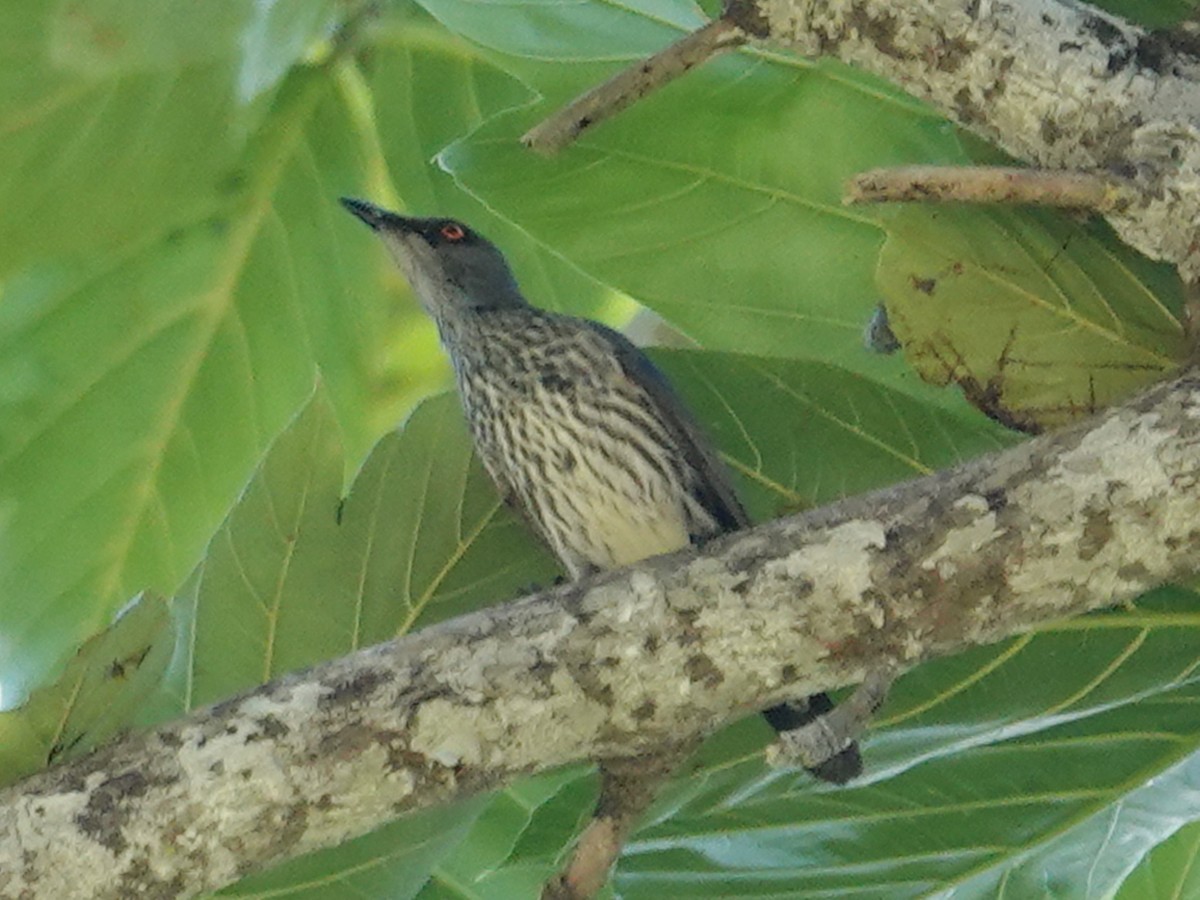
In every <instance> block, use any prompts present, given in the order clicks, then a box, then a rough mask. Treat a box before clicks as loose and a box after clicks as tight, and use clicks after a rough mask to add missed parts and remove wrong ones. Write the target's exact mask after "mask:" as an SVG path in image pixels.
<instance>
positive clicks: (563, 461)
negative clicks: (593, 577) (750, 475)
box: [444, 307, 746, 576]
mask: <svg viewBox="0 0 1200 900" xmlns="http://www.w3.org/2000/svg"><path fill="white" fill-rule="evenodd" d="M444 337H445V338H446V345H447V348H448V349H449V351H450V353H451V356H452V358H453V360H454V366H455V371H456V373H457V376H458V386H459V392H460V394H461V397H462V401H463V407H464V410H465V412H466V416H467V421H468V423H469V425H470V427H471V431H472V433H473V436H474V438H475V442H476V445H477V447H478V449H479V452H480V455H481V457H482V458H483V462H484V465H485V467H486V468H487V470H488V472H489V473H490V474H491V476H492V478H493V480H495V482H496V483H497V485H498V486H499V487H500V489H501V491H502V492H503V493H504V494H505V495H506V497H507V499H509V500H510V501H511V502H512V503H514V504H515V505H516V506H517V507H518V508H519V509H520V510H521V511H522V513H523V514H524V515H525V517H526V518H527V519H529V520H530V522H531V523H532V524H533V525H534V527H535V528H537V530H538V531H539V532H540V534H541V535H542V537H543V539H544V540H545V541H546V543H547V544H548V545H549V546H550V548H551V549H552V550H553V552H554V553H555V554H556V555H557V556H558V557H559V559H560V560H561V561H562V563H563V564H564V566H565V567H566V568H567V569H568V570H569V571H570V573H571V574H572V576H578V575H580V574H583V573H585V572H588V571H592V570H595V569H607V568H613V567H616V566H621V565H626V564H628V563H631V562H635V561H637V560H639V559H644V558H646V557H650V556H656V555H658V554H661V553H667V552H670V551H673V550H678V549H680V548H681V547H684V546H686V545H687V544H689V543H691V542H696V541H700V540H703V539H704V538H707V537H710V536H712V535H714V534H718V533H720V532H722V531H727V530H732V529H735V528H739V527H741V526H742V525H744V524H746V514H745V512H744V511H743V509H742V507H741V505H740V504H739V503H738V501H737V498H736V496H735V494H734V492H733V490H732V488H731V487H730V485H729V479H728V476H727V474H726V473H725V471H724V468H723V467H722V466H721V465H720V463H719V462H718V461H717V460H716V459H715V457H714V455H713V453H712V451H711V450H710V449H709V446H708V444H707V441H706V440H705V439H704V437H703V436H702V435H701V434H700V433H699V431H698V429H697V426H696V425H695V423H694V422H693V421H692V419H691V417H690V416H689V414H688V413H687V411H686V409H685V408H684V407H683V405H682V404H681V403H680V402H679V401H678V400H677V399H676V397H675V395H674V394H673V393H672V392H671V390H670V388H669V387H668V386H667V384H666V382H665V381H664V380H663V379H662V377H661V375H659V373H658V372H657V370H656V369H655V368H654V366H653V365H652V364H651V363H650V361H649V360H648V359H647V358H646V357H645V356H644V355H643V354H642V353H641V351H639V350H637V349H636V348H635V347H633V345H631V344H630V343H629V342H628V341H627V340H626V339H625V338H624V337H622V336H621V335H619V334H617V333H616V332H613V331H611V330H609V329H607V328H605V327H603V326H601V325H597V324H596V323H594V322H589V321H587V320H583V319H576V318H572V317H568V316H562V315H558V314H555V313H551V312H547V311H544V310H539V309H534V308H531V307H526V308H523V309H501V310H490V311H485V312H481V313H477V314H474V315H473V316H472V317H471V320H470V321H469V322H467V323H464V324H462V325H460V326H459V327H458V328H456V329H455V330H454V333H451V334H447V335H444Z"/></svg>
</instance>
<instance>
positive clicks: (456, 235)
mask: <svg viewBox="0 0 1200 900" xmlns="http://www.w3.org/2000/svg"><path fill="white" fill-rule="evenodd" d="M466 236H467V233H466V232H465V231H463V227H462V226H461V225H459V224H458V223H457V222H447V223H446V224H445V225H443V226H442V237H444V238H445V239H446V240H448V241H461V240H462V239H463V238H465V237H466Z"/></svg>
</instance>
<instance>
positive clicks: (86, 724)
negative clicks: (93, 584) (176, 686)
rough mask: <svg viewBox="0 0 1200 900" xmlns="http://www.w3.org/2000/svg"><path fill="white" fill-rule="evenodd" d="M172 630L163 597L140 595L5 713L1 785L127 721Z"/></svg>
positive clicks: (166, 653) (152, 679)
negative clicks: (62, 668)
mask: <svg viewBox="0 0 1200 900" xmlns="http://www.w3.org/2000/svg"><path fill="white" fill-rule="evenodd" d="M172 637H173V634H172V631H171V621H170V616H169V615H168V612H167V604H166V602H165V601H164V600H163V598H161V597H147V596H142V597H137V598H135V599H134V600H133V601H131V602H130V603H129V604H128V605H127V606H126V607H125V608H124V609H122V610H121V611H120V613H119V614H118V615H117V618H116V620H115V621H114V622H113V623H112V624H111V625H109V626H108V628H106V629H104V631H102V632H100V633H99V634H97V635H95V636H94V637H92V638H91V639H90V640H88V641H87V642H85V643H84V645H83V646H82V647H80V648H79V652H78V653H76V654H75V656H74V657H73V658H72V659H71V661H70V662H69V663H68V664H67V667H66V670H65V671H64V672H63V674H62V675H61V676H60V677H59V678H58V680H57V681H55V682H54V683H53V684H49V685H44V686H43V687H41V688H39V689H38V690H36V691H34V693H33V694H32V695H31V696H30V697H29V699H28V700H27V701H26V702H25V703H23V704H22V705H21V706H19V707H17V708H16V709H10V710H6V711H4V712H0V785H4V784H8V783H10V782H12V781H16V780H17V779H18V778H22V777H24V776H26V775H29V774H32V773H33V772H36V771H38V770H40V769H43V768H45V767H46V765H47V764H48V763H52V762H56V761H60V760H64V759H71V758H73V757H76V756H79V755H81V754H83V753H86V752H87V751H89V750H91V749H93V748H95V747H96V746H97V745H99V744H100V743H102V742H103V741H105V740H107V739H108V738H110V737H112V735H113V734H115V733H116V732H117V731H118V730H119V729H121V728H123V727H125V725H126V723H127V722H128V721H129V719H130V718H131V716H132V714H133V712H134V710H136V709H137V708H138V705H139V704H140V703H141V702H142V701H143V700H144V698H146V697H147V696H148V695H150V694H151V693H153V691H154V690H155V688H156V687H157V686H158V680H159V678H160V677H161V676H162V673H163V670H164V669H165V668H166V666H167V662H168V661H169V660H170V658H171V647H172V645H173V643H174V642H173V640H172Z"/></svg>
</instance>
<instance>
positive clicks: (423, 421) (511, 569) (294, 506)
mask: <svg viewBox="0 0 1200 900" xmlns="http://www.w3.org/2000/svg"><path fill="white" fill-rule="evenodd" d="M342 467H343V446H342V441H341V438H340V434H339V430H338V428H337V424H336V420H335V417H334V416H333V413H332V410H331V406H330V403H329V402H328V399H327V397H326V396H325V394H324V392H318V394H317V396H316V397H315V399H314V400H313V402H312V403H311V404H310V405H309V406H308V408H307V409H306V410H305V412H304V413H303V414H302V415H301V416H300V417H298V418H297V419H296V420H295V421H294V422H293V423H292V424H291V426H290V427H289V428H288V429H287V431H286V432H284V434H283V435H282V436H281V437H280V438H279V439H278V440H277V441H276V442H275V444H274V446H273V447H272V448H271V451H270V453H269V454H268V456H267V458H266V459H265V461H264V462H263V464H262V466H261V467H260V469H259V471H258V472H257V474H256V475H255V477H254V478H253V480H252V481H251V482H250V484H249V486H248V487H247V488H246V490H245V492H244V493H243V495H242V497H241V499H240V500H239V502H238V504H237V506H236V507H235V508H234V510H233V512H232V513H231V514H230V516H229V518H228V520H227V521H226V522H225V524H224V525H223V526H222V527H221V528H220V530H219V531H218V532H217V534H216V536H215V538H214V539H213V542H212V544H211V546H210V548H209V552H208V555H207V557H206V558H205V561H204V563H203V564H202V565H201V566H200V567H199V568H198V569H197V571H196V572H195V574H194V575H193V577H192V578H191V579H190V581H189V584H188V588H187V590H186V591H185V592H184V593H183V594H182V595H181V597H180V598H179V600H178V603H177V612H178V618H179V641H178V645H177V648H176V654H175V659H174V661H173V664H172V670H171V673H170V675H169V677H168V679H167V682H166V683H165V684H164V686H163V688H162V690H161V691H160V692H159V696H158V697H157V698H156V700H155V702H153V703H151V704H148V705H147V707H146V709H145V710H144V713H143V720H144V721H155V720H160V719H163V718H168V717H171V716H173V715H178V714H180V713H182V712H185V711H187V710H189V709H192V708H194V707H195V706H198V705H202V704H205V703H210V702H214V701H216V700H219V699H221V698H223V697H227V696H229V695H230V694H233V693H235V692H237V691H239V690H242V689H244V688H247V687H250V686H252V685H255V684H258V683H260V682H262V681H265V680H267V679H269V678H272V677H274V676H276V675H279V674H281V673H282V672H285V671H289V670H292V669H296V668H299V667H302V666H306V665H310V664H312V663H314V662H318V661H320V660H323V659H328V658H332V657H334V656H339V655H342V654H344V653H347V652H349V651H350V650H352V649H354V648H357V647H360V646H364V645H367V644H371V643H376V642H378V641H381V640H385V639H387V638H390V637H393V636H395V635H396V634H399V633H402V632H404V631H407V630H409V629H411V628H415V627H420V626H421V625H425V624H428V623H430V622H433V621H437V620H439V619H443V618H446V617H448V616H451V615H455V614H457V613H458V612H462V611H464V610H467V609H471V608H474V607H477V606H479V605H480V604H481V603H483V602H487V601H494V600H497V599H504V598H507V597H510V596H515V595H516V594H517V593H519V592H520V590H521V588H523V587H527V586H529V585H530V579H533V578H542V579H547V580H548V579H549V578H550V577H552V575H553V566H552V564H551V562H550V560H549V559H548V558H547V557H546V555H545V554H544V552H543V551H541V550H540V548H538V547H537V546H536V545H535V544H534V542H533V539H532V537H531V536H529V535H528V534H526V533H525V532H524V530H523V529H522V528H520V527H519V526H518V525H517V523H516V522H514V521H513V519H512V517H511V515H510V514H509V513H508V512H506V511H505V510H503V509H502V508H501V507H500V503H499V500H498V499H497V497H496V495H495V492H494V491H493V490H492V489H491V488H490V487H489V486H488V484H487V481H486V476H485V475H484V474H483V472H482V470H481V469H480V467H479V465H478V463H477V462H476V461H474V460H473V458H472V451H471V447H470V443H469V441H468V439H467V436H466V431H465V427H464V425H463V423H462V421H461V414H460V413H459V411H458V410H457V409H456V408H455V404H454V402H453V399H452V398H450V397H447V396H443V397H440V398H437V399H435V400H432V401H430V402H428V403H426V404H424V405H422V406H421V408H419V409H418V410H417V411H416V413H415V414H414V415H413V416H412V418H411V419H410V420H409V422H408V424H407V425H406V427H405V429H404V432H403V434H402V435H393V436H389V437H386V438H385V439H384V440H383V441H381V442H380V444H379V445H378V446H377V447H376V449H375V451H374V452H373V453H372V454H371V456H370V458H369V460H368V461H367V463H366V465H365V466H364V467H363V469H362V471H361V472H360V474H359V476H358V478H357V479H356V481H355V483H354V486H353V490H352V492H351V494H350V496H349V497H348V498H345V499H344V500H343V495H342V483H343V482H342V473H343V468H342ZM487 802H488V801H487V799H486V798H480V799H477V800H473V801H470V802H467V803H464V804H461V805H460V806H457V807H455V808H452V809H448V810H431V811H427V812H423V813H420V814H418V815H414V816H408V817H405V818H403V819H401V820H399V821H397V822H395V823H393V824H391V825H389V826H387V827H386V828H383V829H381V830H380V831H377V832H375V833H373V834H371V835H368V836H366V837H364V838H362V839H360V840H356V841H352V842H350V843H348V844H346V845H345V846H343V847H338V848H332V849H329V850H326V851H322V852H321V853H319V854H315V855H314V856H311V857H306V858H304V859H301V860H296V861H294V862H292V863H289V864H287V865H284V866H281V867H279V868H278V869H276V870H273V871H271V872H269V873H264V874H262V875H258V876H255V877H254V878H252V879H249V880H248V881H246V882H244V883H240V884H238V885H237V886H235V887H233V888H230V889H229V890H228V891H227V892H226V893H228V894H230V895H232V896H258V895H261V893H262V892H269V893H271V894H272V896H289V897H321V896H330V897H337V896H344V894H342V893H339V892H342V891H346V890H358V891H361V892H363V893H365V894H366V895H368V896H372V895H374V896H382V895H386V896H389V897H400V896H409V895H412V894H413V893H415V892H416V891H417V890H418V889H419V888H420V887H421V886H422V885H423V884H424V882H425V880H426V877H427V875H428V872H429V870H430V869H431V868H432V867H433V866H434V865H435V864H436V863H437V862H438V861H439V860H440V859H441V858H442V856H443V855H444V854H445V853H446V852H447V851H448V850H449V849H450V848H452V847H453V846H454V845H455V844H456V843H457V842H458V841H459V839H460V838H461V837H462V836H463V835H464V834H465V832H466V829H467V828H469V826H470V824H471V822H472V821H473V820H474V818H475V817H476V816H477V815H478V814H479V812H480V811H481V810H482V809H483V808H484V806H485V805H486V804H487Z"/></svg>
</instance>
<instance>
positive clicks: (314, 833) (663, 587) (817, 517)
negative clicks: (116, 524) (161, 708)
mask: <svg viewBox="0 0 1200 900" xmlns="http://www.w3.org/2000/svg"><path fill="white" fill-rule="evenodd" d="M1198 480H1200V375H1198V374H1196V373H1189V374H1186V375H1184V376H1183V377H1182V378H1180V379H1178V380H1177V381H1174V382H1172V383H1170V384H1166V385H1160V386H1158V387H1156V388H1154V389H1152V390H1150V391H1148V392H1147V393H1145V394H1143V395H1142V396H1141V397H1139V398H1138V399H1137V400H1135V401H1134V402H1132V403H1129V404H1127V405H1125V406H1123V407H1121V408H1118V409H1114V410H1111V411H1109V412H1108V413H1106V414H1104V415H1102V416H1100V417H1098V418H1096V419H1094V420H1090V421H1088V422H1086V423H1083V424H1081V425H1080V426H1077V427H1074V428H1071V429H1069V430H1067V431H1064V432H1061V433H1058V434H1054V435H1049V436H1045V437H1041V438H1037V439H1034V440H1031V441H1029V442H1028V443H1025V444H1022V445H1021V446H1019V447H1016V448H1014V449H1012V450H1008V451H1005V452H1003V453H1001V454H997V455H992V456H989V457H986V458H981V459H978V460H975V461H973V462H971V463H968V464H966V465H964V466H960V467H958V468H956V469H953V470H950V471H947V472H945V473H941V474H938V475H934V476H930V477H928V478H924V479H921V480H918V481H912V482H908V483H905V484H902V485H899V486H897V487H894V488H891V489H889V490H885V491H881V492H877V493H874V494H871V495H867V496H864V497H860V498H854V499H850V500H847V501H844V502H841V503H838V504H835V505H833V506H830V507H827V508H824V509H820V510H816V511H813V512H809V513H806V514H804V515H800V516H793V517H790V518H786V519H781V520H778V521H775V522H771V523H768V524H766V525H763V526H760V527H758V528H754V529H751V530H749V531H745V532H741V533H737V534H732V535H729V536H727V537H725V538H723V539H721V540H718V541H716V542H714V543H713V544H711V545H709V546H708V547H706V548H705V549H704V552H703V554H702V555H700V554H697V553H694V552H687V553H681V554H677V555H674V556H668V557H662V558H659V559H656V560H650V561H647V562H646V563H644V564H640V565H637V566H635V567H633V568H630V569H627V570H622V571H619V572H616V573H613V574H612V575H610V576H608V577H605V578H603V579H598V580H594V581H590V582H584V583H580V584H574V585H568V586H564V587H562V588H559V589H556V590H553V591H548V592H545V593H542V594H538V595H534V596H531V597H527V598H525V599H523V600H520V601H517V602H514V603H510V604H508V605H506V606H502V607H499V608H496V609H491V610H487V611H483V612H479V613H475V614H473V615H469V616H464V617H462V618H460V619H456V620H454V621H451V622H448V623H445V624H443V625H440V626H437V627H434V628H430V629H427V630H425V631H423V632H421V633H419V634H414V635H411V636H408V637H405V638H402V639H400V640H397V641H393V642H390V643H387V644H383V645H380V646H378V647H374V648H371V649H368V650H364V651H362V652H359V653H355V654H353V655H351V656H348V657H345V658H343V659H339V660H336V661H333V662H330V663H327V664H325V665H322V666H318V667H316V668H314V669H312V670H309V671H307V672H304V673H300V674H297V675H293V676H291V677H288V678H284V679H282V680H280V681H277V682H273V683H271V684H268V685H266V686H264V687H262V688H260V689H258V690H255V691H253V692H251V693H249V694H246V695H244V696H242V697H240V698H237V699H234V700H231V701H228V702H225V703H222V704H219V705H217V706H214V707H211V708H208V709H205V710H201V711H199V712H197V713H195V714H194V715H192V716H189V717H188V718H187V719H184V720H182V721H180V722H177V723H174V724H171V725H168V726H166V727H164V728H160V729H158V730H156V731H152V732H149V733H146V734H139V735H134V736H131V737H128V738H125V739H124V740H122V741H120V742H119V743H117V744H114V745H112V746H110V747H107V748H105V749H103V750H101V751H100V752H98V753H95V754H93V755H92V756H89V757H87V758H85V759H82V760H80V761H78V762H75V763H73V764H71V765H67V766H62V767H59V768H56V769H53V770H50V771H47V772H45V773H42V774H39V775H37V776H34V777H32V778H30V779H28V780H26V781H24V782H23V783H21V784H18V785H15V786H13V787H11V788H9V789H8V790H6V791H5V792H3V794H0V897H6V898H8V897H13V898H15V897H27V896H36V897H60V896H76V897H84V896H86V897H112V898H123V897H131V896H139V897H142V896H146V897H168V896H170V897H181V896H190V895H193V894H195V893H197V892H199V891H202V890H206V889H212V888H216V887H218V886H220V885H222V884H226V883H228V882H230V881H233V880H234V879H236V878H238V877H239V876H241V875H243V874H245V873H247V872H249V871H253V870H255V869H258V868H261V867H263V866H266V865H269V864H271V863H275V862H279V861H280V860H283V859H287V858H289V857H292V856H296V855H298V854H301V853H304V852H306V851H309V850H313V849H316V848H318V847H323V846H328V845H331V844H336V843H338V842H341V841H343V840H345V839H347V838H349V837H352V836H354V835H358V834H362V833H364V832H366V831H368V830H370V829H372V828H374V827H376V826H378V825H379V824H381V823H383V822H385V821H387V820H389V819H391V818H393V817H395V816H396V815H398V814H400V813H403V812H405V811H407V810H413V809H419V808H422V807H428V806H431V805H433V804H439V803H445V802H447V801H450V800H453V799H456V798H460V797H463V796H466V795H469V794H472V793H475V792H477V791H480V790H484V789H486V788H490V787H495V786H498V785H501V784H504V783H506V782H508V781H510V780H512V779H513V778H515V777H517V776H518V775H522V774H525V773H529V772H536V771H539V770H542V769H546V768H549V767H553V766H558V765H561V764H563V763H568V762H572V761H576V760H585V759H597V758H606V757H607V758H628V757H631V756H634V755H637V754H641V753H645V752H653V751H654V750H656V749H658V748H660V747H662V746H663V745H664V744H666V743H668V742H677V741H679V740H681V739H688V738H692V737H699V736H702V735H703V734H705V733H707V732H709V731H711V730H712V729H714V728H716V727H718V726H719V725H721V724H722V723H724V722H726V721H728V720H729V719H730V718H732V717H735V716H738V715H740V714H742V713H745V712H748V711H750V710H756V709H761V708H763V707H766V706H769V705H770V704H772V703H776V702H778V701H780V700H783V699H786V698H787V697H793V696H798V695H806V694H812V693H815V692H817V691H821V690H827V689H832V688H836V687H839V686H842V685H846V684H850V683H853V682H856V681H859V680H861V679H862V678H863V676H864V674H865V673H866V672H867V671H869V670H871V669H875V668H881V667H882V668H888V669H894V670H895V671H903V670H904V669H906V668H909V667H911V666H913V665H915V664H916V663H918V662H920V661H922V660H924V659H927V658H929V657H932V656H938V655H942V654H948V653H953V652H955V651H957V650H959V649H961V648H963V647H967V646H970V645H973V644H981V643H986V642H989V641H995V640H998V639H1000V638H1003V637H1006V636H1008V635H1011V634H1015V633H1018V632H1020V631H1022V630H1025V629H1027V628H1029V627H1031V626H1033V625H1036V624H1037V623H1039V622H1044V621H1047V620H1050V619H1057V618H1060V617H1063V616H1069V615H1074V614H1077V613H1081V612H1084V611H1086V610H1089V609H1093V608H1096V607H1100V606H1105V605H1108V604H1111V603H1115V602H1118V601H1121V600H1123V599H1126V598H1129V597H1133V596H1135V595H1137V594H1139V593H1141V592H1142V591H1145V590H1146V589H1148V588H1151V587H1154V586H1156V585H1159V584H1162V583H1164V582H1167V581H1170V580H1172V579H1176V578H1179V577H1181V576H1184V575H1187V574H1189V573H1191V572H1193V571H1194V570H1195V569H1196V568H1198V567H1200V490H1197V481H1198Z"/></svg>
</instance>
